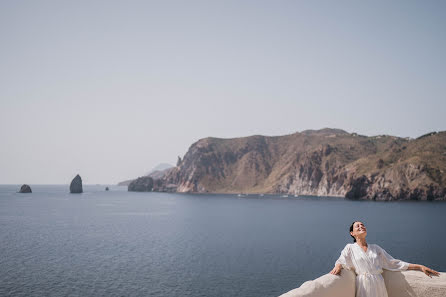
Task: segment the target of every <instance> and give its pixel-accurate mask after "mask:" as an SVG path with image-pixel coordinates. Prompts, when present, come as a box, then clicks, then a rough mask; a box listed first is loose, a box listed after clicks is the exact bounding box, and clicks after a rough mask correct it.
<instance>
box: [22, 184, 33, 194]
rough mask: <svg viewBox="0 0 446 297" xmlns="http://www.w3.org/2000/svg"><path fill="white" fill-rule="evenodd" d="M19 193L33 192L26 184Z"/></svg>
mask: <svg viewBox="0 0 446 297" xmlns="http://www.w3.org/2000/svg"><path fill="white" fill-rule="evenodd" d="M19 193H32V190H31V187H30V186H28V185H26V184H24V185H23V186H21V187H20V190H19Z"/></svg>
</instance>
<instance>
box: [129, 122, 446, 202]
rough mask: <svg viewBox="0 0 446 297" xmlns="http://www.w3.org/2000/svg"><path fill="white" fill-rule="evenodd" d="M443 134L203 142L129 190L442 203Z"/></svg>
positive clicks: (326, 133)
mask: <svg viewBox="0 0 446 297" xmlns="http://www.w3.org/2000/svg"><path fill="white" fill-rule="evenodd" d="M445 148H446V132H445V131H442V132H431V133H428V134H425V135H422V136H420V137H418V138H416V139H411V138H401V137H396V136H390V135H377V136H371V137H368V136H364V135H359V134H357V133H348V132H346V131H344V130H341V129H330V128H325V129H321V130H306V131H302V132H297V133H294V134H290V135H285V136H260V135H254V136H249V137H240V138H232V139H221V138H212V137H209V138H204V139H201V140H199V141H197V142H196V143H194V144H192V145H191V147H190V148H189V150H188V152H187V153H186V154H185V156H184V157H183V158H182V159H181V158H179V161H178V164H177V166H176V167H173V168H169V169H166V170H164V171H162V174H161V175H160V176H157V177H154V176H149V175H147V176H142V177H139V178H136V179H135V180H133V181H132V182H130V183H129V184H128V189H129V191H158V192H181V193H183V192H187V193H216V194H217V193H225V194H236V193H246V194H253V193H259V194H274V193H277V194H284V195H311V196H328V197H330V196H331V197H345V198H348V199H367V200H446V187H445V185H446V175H445V172H446V153H445V152H446V149H445Z"/></svg>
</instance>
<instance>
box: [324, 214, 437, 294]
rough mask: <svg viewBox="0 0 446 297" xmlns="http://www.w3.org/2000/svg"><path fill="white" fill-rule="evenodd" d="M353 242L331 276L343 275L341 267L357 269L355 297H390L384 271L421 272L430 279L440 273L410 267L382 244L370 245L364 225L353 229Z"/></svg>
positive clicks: (353, 226)
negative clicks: (394, 256)
mask: <svg viewBox="0 0 446 297" xmlns="http://www.w3.org/2000/svg"><path fill="white" fill-rule="evenodd" d="M350 235H351V236H352V237H353V243H349V244H347V245H346V246H345V248H344V249H343V250H342V252H341V256H340V257H339V259H338V260H337V261H336V264H335V267H334V268H333V270H332V271H331V272H330V273H331V274H335V275H336V274H340V273H341V270H342V268H345V269H354V270H355V273H356V297H387V291H386V286H385V284H384V279H383V277H382V275H381V273H382V272H383V269H387V270H391V271H402V270H407V269H409V270H420V271H423V272H424V273H425V274H426V275H427V276H429V277H432V276H431V275H436V276H438V275H439V273H438V272H437V271H435V270H433V269H430V268H428V267H426V266H423V265H418V264H410V263H407V262H403V261H400V260H396V259H394V258H392V256H390V255H389V254H388V253H387V252H386V251H385V250H383V249H382V248H381V247H380V246H379V245H376V244H367V242H366V240H365V237H366V236H367V229H366V228H365V226H364V224H363V223H362V222H359V221H356V222H353V224H352V225H351V226H350Z"/></svg>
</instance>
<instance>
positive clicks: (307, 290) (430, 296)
mask: <svg viewBox="0 0 446 297" xmlns="http://www.w3.org/2000/svg"><path fill="white" fill-rule="evenodd" d="M383 278H384V282H385V283H386V288H387V293H388V296H389V297H443V296H446V273H444V272H442V273H440V276H438V277H436V276H433V277H432V278H429V277H428V276H426V275H425V274H423V273H422V272H419V271H403V272H393V271H387V270H385V271H384V273H383ZM354 296H355V273H354V272H352V271H349V270H342V273H341V275H340V276H338V275H332V274H326V275H323V276H321V277H319V278H317V279H315V280H312V281H307V282H305V283H303V284H302V285H301V286H300V287H299V288H297V289H294V290H291V291H289V292H287V293H285V294H282V295H280V296H279V297H354Z"/></svg>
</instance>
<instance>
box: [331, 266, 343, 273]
mask: <svg viewBox="0 0 446 297" xmlns="http://www.w3.org/2000/svg"><path fill="white" fill-rule="evenodd" d="M341 270H342V265H341V264H336V265H335V267H334V268H333V269H332V270H331V271H330V273H331V274H334V275H339V274H341Z"/></svg>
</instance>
